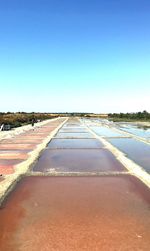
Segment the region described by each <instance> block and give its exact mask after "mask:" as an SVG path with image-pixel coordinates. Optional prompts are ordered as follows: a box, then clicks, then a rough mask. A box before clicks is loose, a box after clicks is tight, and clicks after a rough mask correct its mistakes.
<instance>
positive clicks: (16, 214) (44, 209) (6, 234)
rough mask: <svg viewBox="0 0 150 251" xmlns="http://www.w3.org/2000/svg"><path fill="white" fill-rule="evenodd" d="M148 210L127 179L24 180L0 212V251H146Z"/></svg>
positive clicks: (143, 195) (147, 201)
mask: <svg viewBox="0 0 150 251" xmlns="http://www.w3.org/2000/svg"><path fill="white" fill-rule="evenodd" d="M149 206H150V191H149V190H148V189H147V188H146V187H145V186H144V185H143V184H142V183H140V182H139V181H138V180H137V179H136V178H133V177H128V176H125V177H123V176H120V177H90V178H88V177H80V178H79V177H78V178H77V177H76V178H72V177H28V178H24V179H23V180H22V181H21V182H20V183H19V184H18V186H17V187H16V189H15V191H14V192H13V193H12V194H11V195H10V196H9V198H8V200H7V201H6V202H5V204H4V205H3V207H2V208H1V209H0V247H1V251H29V250H32V251H37V250H40V251H49V250H50V251H56V250H57V251H75V250H76V251H83V250H86V251H99V250H101V251H106V250H107V251H112V250H113V251H115V250H120V251H127V250H136V251H140V250H142V251H149V247H150V238H149V236H150V228H149V226H150V210H149Z"/></svg>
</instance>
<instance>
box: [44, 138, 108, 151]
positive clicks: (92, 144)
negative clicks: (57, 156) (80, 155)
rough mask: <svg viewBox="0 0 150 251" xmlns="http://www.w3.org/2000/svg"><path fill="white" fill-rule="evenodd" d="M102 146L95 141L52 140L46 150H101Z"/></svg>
mask: <svg viewBox="0 0 150 251" xmlns="http://www.w3.org/2000/svg"><path fill="white" fill-rule="evenodd" d="M101 147H103V144H102V143H101V142H100V141H99V140H96V139H52V140H51V141H50V143H49V144H48V148H54V149H55V148H56V149H57V148H70V149H71V148H79V149H80V148H101Z"/></svg>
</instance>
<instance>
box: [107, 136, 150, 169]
mask: <svg viewBox="0 0 150 251" xmlns="http://www.w3.org/2000/svg"><path fill="white" fill-rule="evenodd" d="M109 142H110V143H112V144H113V145H114V146H115V147H117V148H118V149H120V150H121V151H123V152H124V153H126V154H127V156H128V157H129V158H130V159H132V160H134V161H135V162H136V163H137V164H139V165H141V166H142V167H143V168H144V169H145V170H146V171H147V172H150V145H148V144H146V143H144V142H141V141H137V140H135V139H125V138H119V139H109Z"/></svg>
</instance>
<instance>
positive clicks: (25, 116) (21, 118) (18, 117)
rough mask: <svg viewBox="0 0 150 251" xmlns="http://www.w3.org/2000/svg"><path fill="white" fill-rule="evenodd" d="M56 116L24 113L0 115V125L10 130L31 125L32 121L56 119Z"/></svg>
mask: <svg viewBox="0 0 150 251" xmlns="http://www.w3.org/2000/svg"><path fill="white" fill-rule="evenodd" d="M56 117H58V115H56V114H48V113H33V112H32V113H25V112H17V113H11V112H7V113H2V112H1V113H0V125H2V124H5V125H10V126H11V128H14V127H19V126H22V125H27V124H30V123H32V121H34V122H37V121H43V120H45V119H52V118H56Z"/></svg>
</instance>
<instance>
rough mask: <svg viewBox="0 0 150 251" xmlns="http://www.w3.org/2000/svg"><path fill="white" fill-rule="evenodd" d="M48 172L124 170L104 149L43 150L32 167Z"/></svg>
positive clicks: (35, 169)
mask: <svg viewBox="0 0 150 251" xmlns="http://www.w3.org/2000/svg"><path fill="white" fill-rule="evenodd" d="M33 170H34V171H41V172H50V171H51V170H55V171H57V172H83V173H84V172H104V171H105V172H106V171H125V168H124V167H123V166H122V165H121V164H120V163H119V162H118V161H117V160H116V159H115V157H114V156H113V155H112V153H110V152H109V151H108V150H105V149H93V150H92V149H90V150H84V149H78V150H75V149H72V150H70V149H65V150H64V149H61V150H48V149H47V150H45V151H44V152H43V153H42V155H41V156H40V158H39V160H38V162H37V163H36V165H35V166H34V168H33Z"/></svg>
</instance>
